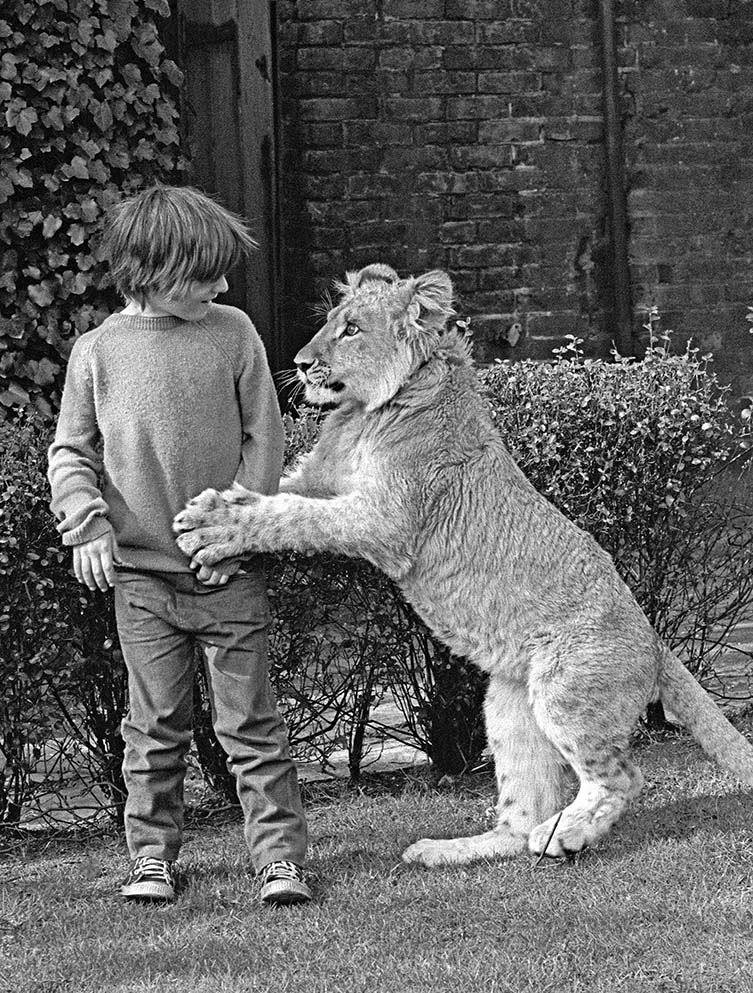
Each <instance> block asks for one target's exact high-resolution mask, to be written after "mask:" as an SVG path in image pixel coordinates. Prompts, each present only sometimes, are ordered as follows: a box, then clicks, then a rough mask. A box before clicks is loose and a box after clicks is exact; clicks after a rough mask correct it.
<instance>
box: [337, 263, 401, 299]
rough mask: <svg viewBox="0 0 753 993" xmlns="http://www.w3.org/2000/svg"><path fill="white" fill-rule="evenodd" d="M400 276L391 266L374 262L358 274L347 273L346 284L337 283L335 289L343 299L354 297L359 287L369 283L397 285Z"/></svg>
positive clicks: (353, 272)
mask: <svg viewBox="0 0 753 993" xmlns="http://www.w3.org/2000/svg"><path fill="white" fill-rule="evenodd" d="M399 278H400V277H399V276H398V274H397V273H396V272H395V270H394V269H392V268H391V267H390V266H388V265H385V264H384V263H383V262H372V263H371V265H367V266H364V267H363V269H359V271H358V272H355V271H351V272H346V273H345V280H344V282H342V283H340V282H336V283H335V289H336V290H337V292H338V293H339V294H340V296H341V297H347V296H352V294H353V293H355V292H356V290H357V289H358V287H359V286H361V285H362V284H363V283H367V282H383V283H397V282H398V281H399Z"/></svg>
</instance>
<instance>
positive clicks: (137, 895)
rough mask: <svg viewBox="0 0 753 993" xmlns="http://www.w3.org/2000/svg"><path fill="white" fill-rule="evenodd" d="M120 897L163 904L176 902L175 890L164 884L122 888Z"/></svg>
mask: <svg viewBox="0 0 753 993" xmlns="http://www.w3.org/2000/svg"><path fill="white" fill-rule="evenodd" d="M120 895H121V896H122V897H124V898H125V899H126V900H149V901H153V902H157V901H159V902H161V903H172V902H173V901H174V900H175V890H174V889H172V887H169V886H166V885H165V884H164V883H132V884H131V885H130V886H121V887H120Z"/></svg>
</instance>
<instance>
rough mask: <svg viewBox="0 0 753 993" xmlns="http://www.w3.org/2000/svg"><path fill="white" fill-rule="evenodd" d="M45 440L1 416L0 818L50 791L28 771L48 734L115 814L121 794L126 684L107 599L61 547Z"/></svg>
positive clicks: (36, 430)
mask: <svg viewBox="0 0 753 993" xmlns="http://www.w3.org/2000/svg"><path fill="white" fill-rule="evenodd" d="M49 440H50V438H49V435H48V432H47V431H46V429H45V428H44V426H43V425H41V424H40V423H39V421H38V420H37V419H35V418H33V417H21V418H20V419H19V421H18V422H16V423H12V422H5V423H0V604H1V605H2V607H0V682H1V683H2V686H3V693H2V695H0V753H1V756H2V760H3V761H2V765H3V769H2V771H0V823H2V822H6V823H11V824H12V823H15V822H16V821H17V820H18V817H19V815H20V812H21V808H22V807H23V806H24V805H28V804H29V803H31V802H32V801H34V800H35V798H36V797H37V796H38V795H39V794H41V793H44V792H45V791H46V790H48V789H49V786H50V784H49V783H47V782H40V781H39V780H38V778H37V779H35V778H33V775H32V774H33V772H34V770H35V768H36V767H37V765H38V763H39V761H40V759H41V758H42V757H43V753H45V751H46V750H47V751H49V747H50V745H51V743H52V742H57V746H58V747H60V748H64V747H69V746H73V747H74V748H75V750H77V751H78V752H79V758H80V760H81V761H83V764H84V765H85V767H86V768H85V770H84V775H86V776H88V777H90V778H91V780H92V781H93V782H99V783H101V784H102V787H103V791H104V794H105V795H106V796H107V798H108V800H109V801H110V802H111V803H112V805H113V811H114V812H115V815H116V816H118V813H119V810H120V805H121V801H122V796H123V791H122V778H121V773H120V758H121V755H122V742H121V739H120V735H119V724H120V719H121V717H122V714H123V710H124V706H125V698H126V692H125V685H126V684H125V671H124V667H123V662H122V657H121V655H120V652H119V651H118V647H117V641H116V639H115V637H114V617H113V611H112V598H111V597H109V598H105V597H102V595H101V594H96V595H95V594H91V593H89V591H88V590H86V589H85V588H84V587H81V586H79V584H78V583H77V582H76V579H75V577H74V576H73V574H72V570H71V564H70V552H68V551H64V550H63V549H62V548H61V547H60V539H59V535H58V534H57V531H56V529H55V526H54V521H53V520H52V517H51V515H50V511H49V506H48V504H49V494H48V487H47V479H46V468H47V465H46V451H47V445H48V443H49ZM81 761H79V765H81Z"/></svg>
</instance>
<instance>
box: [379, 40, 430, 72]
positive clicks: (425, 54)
mask: <svg viewBox="0 0 753 993" xmlns="http://www.w3.org/2000/svg"><path fill="white" fill-rule="evenodd" d="M406 63H409V64H410V68H411V69H438V68H439V67H440V66H441V65H442V48H441V47H440V46H430V45H426V46H424V47H423V48H413V49H411V50H410V54H408V53H407V52H406V50H405V49H404V48H382V49H380V50H379V68H380V69H399V70H400V71H401V72H405V70H406Z"/></svg>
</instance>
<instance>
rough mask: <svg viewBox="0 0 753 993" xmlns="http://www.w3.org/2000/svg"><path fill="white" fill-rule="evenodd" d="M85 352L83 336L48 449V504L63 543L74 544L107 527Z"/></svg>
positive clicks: (70, 367)
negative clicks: (49, 496) (56, 522)
mask: <svg viewBox="0 0 753 993" xmlns="http://www.w3.org/2000/svg"><path fill="white" fill-rule="evenodd" d="M88 351H89V350H88V347H87V343H85V342H84V340H83V339H79V340H78V341H77V342H76V344H75V345H74V346H73V350H72V352H71V356H70V359H69V361H68V370H67V372H66V377H65V387H64V389H63V397H62V400H61V404H60V416H59V418H58V423H57V429H56V431H55V440H54V441H53V443H52V445H51V446H50V450H49V453H48V473H47V477H48V479H49V481H50V489H51V491H52V500H51V502H50V508H51V510H52V512H53V514H54V515H55V517H56V518H57V519H58V522H59V523H58V525H57V529H58V531H59V533H60V534H61V536H62V539H63V544H64V545H80V544H82V543H83V542H85V541H90V540H91V539H92V538H98V537H100V536H101V535H103V534H106V533H107V532H108V531H110V530H111V527H110V522H109V520H108V519H107V516H108V507H107V504H106V503H105V501H104V499H103V497H102V493H101V491H100V488H99V483H98V479H99V474H100V472H101V469H102V460H101V458H100V456H99V455H98V453H97V440H98V437H99V431H98V428H97V421H96V415H95V408H94V394H93V386H92V375H91V368H90V364H89V358H88Z"/></svg>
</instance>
